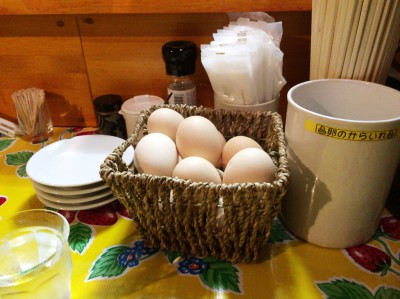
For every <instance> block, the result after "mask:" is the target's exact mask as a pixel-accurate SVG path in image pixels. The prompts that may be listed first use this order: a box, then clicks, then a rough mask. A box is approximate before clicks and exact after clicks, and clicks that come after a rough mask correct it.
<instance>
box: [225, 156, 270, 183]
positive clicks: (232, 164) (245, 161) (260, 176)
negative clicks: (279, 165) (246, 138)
mask: <svg viewBox="0 0 400 299" xmlns="http://www.w3.org/2000/svg"><path fill="white" fill-rule="evenodd" d="M274 179H275V166H274V162H273V161H272V159H271V157H270V156H269V155H268V154H267V153H266V152H265V151H263V150H262V149H259V148H246V149H243V150H241V151H239V152H238V153H236V154H235V155H234V156H233V157H232V158H231V160H230V161H229V163H228V165H226V168H225V171H224V177H223V183H224V184H234V183H256V182H258V183H265V182H269V183H272V182H273V181H274Z"/></svg>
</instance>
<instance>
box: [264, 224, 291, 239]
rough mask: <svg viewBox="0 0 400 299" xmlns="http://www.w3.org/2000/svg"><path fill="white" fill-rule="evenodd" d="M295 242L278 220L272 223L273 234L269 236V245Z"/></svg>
mask: <svg viewBox="0 0 400 299" xmlns="http://www.w3.org/2000/svg"><path fill="white" fill-rule="evenodd" d="M289 240H293V239H292V238H291V237H290V235H289V234H288V233H287V231H286V230H285V228H284V227H283V226H282V224H281V223H280V222H279V221H278V220H276V219H275V220H274V222H273V223H272V227H271V234H270V236H269V240H268V243H272V244H275V243H280V242H285V241H289Z"/></svg>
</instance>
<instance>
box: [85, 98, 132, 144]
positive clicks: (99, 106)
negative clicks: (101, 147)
mask: <svg viewBox="0 0 400 299" xmlns="http://www.w3.org/2000/svg"><path fill="white" fill-rule="evenodd" d="M93 104H94V109H95V111H96V116H97V121H98V125H99V130H100V134H104V135H112V136H117V137H120V138H123V139H126V127H125V120H124V118H123V116H122V115H121V114H120V113H119V111H120V110H121V105H122V97H121V96H119V95H117V94H106V95H102V96H99V97H96V98H95V99H94V100H93Z"/></svg>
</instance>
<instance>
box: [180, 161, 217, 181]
mask: <svg viewBox="0 0 400 299" xmlns="http://www.w3.org/2000/svg"><path fill="white" fill-rule="evenodd" d="M172 177H177V178H180V179H184V180H187V179H189V180H192V181H193V182H197V183H200V182H204V183H215V184H221V176H220V174H219V173H218V171H217V169H216V168H215V167H214V165H212V164H211V163H210V162H209V161H207V160H206V159H204V158H200V157H187V158H185V159H183V160H181V161H180V162H179V163H178V164H177V165H176V167H175V169H174V171H173V173H172Z"/></svg>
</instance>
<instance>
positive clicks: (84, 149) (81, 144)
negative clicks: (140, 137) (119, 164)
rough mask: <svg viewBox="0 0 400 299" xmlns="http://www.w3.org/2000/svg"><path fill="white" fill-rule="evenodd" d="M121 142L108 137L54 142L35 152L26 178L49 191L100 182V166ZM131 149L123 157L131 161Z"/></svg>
mask: <svg viewBox="0 0 400 299" xmlns="http://www.w3.org/2000/svg"><path fill="white" fill-rule="evenodd" d="M123 142H125V140H124V139H122V138H119V137H116V136H109V135H83V136H76V137H73V138H71V139H63V140H59V141H56V142H54V143H52V144H50V145H48V146H46V147H44V148H42V149H41V150H39V151H38V152H36V153H35V154H34V155H33V156H32V157H31V158H30V159H29V161H28V163H27V165H26V172H27V174H28V176H29V177H30V178H31V179H32V180H34V181H36V182H38V183H40V184H43V185H46V186H52V187H79V186H85V185H89V184H94V183H98V182H101V177H100V174H99V171H100V165H101V164H102V163H103V162H104V160H105V158H106V157H107V156H108V155H109V154H111V152H112V151H113V150H114V149H115V148H117V147H118V146H120V145H121V144H122V143H123ZM133 156H134V150H133V147H132V146H130V147H129V148H128V149H127V150H126V151H125V152H124V154H123V157H122V158H123V160H124V161H125V163H126V164H127V165H129V164H131V163H132V161H133Z"/></svg>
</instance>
